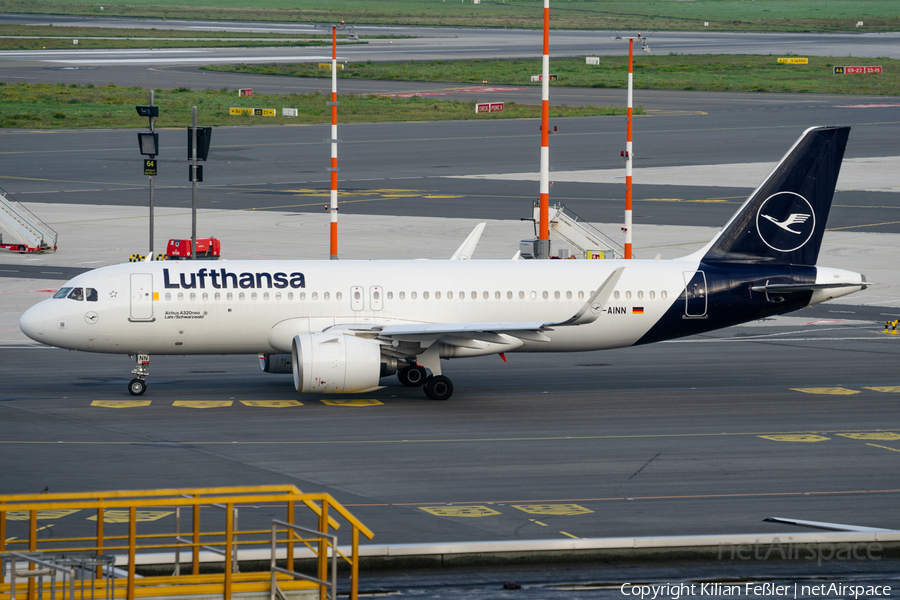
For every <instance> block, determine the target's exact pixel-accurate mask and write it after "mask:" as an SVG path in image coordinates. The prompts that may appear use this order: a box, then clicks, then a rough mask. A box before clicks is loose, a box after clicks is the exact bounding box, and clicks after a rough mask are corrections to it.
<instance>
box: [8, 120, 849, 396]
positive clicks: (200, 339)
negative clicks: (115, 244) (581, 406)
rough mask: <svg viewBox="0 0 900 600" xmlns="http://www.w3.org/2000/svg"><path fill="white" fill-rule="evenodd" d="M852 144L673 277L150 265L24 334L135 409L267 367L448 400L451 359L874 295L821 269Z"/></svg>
mask: <svg viewBox="0 0 900 600" xmlns="http://www.w3.org/2000/svg"><path fill="white" fill-rule="evenodd" d="M849 131H850V128H849V127H837V126H835V127H812V128H809V129H807V130H806V131H805V132H804V133H803V134H802V135H801V136H800V138H799V139H798V140H797V142H796V143H795V144H794V145H793V147H791V149H790V150H789V151H788V152H787V154H785V156H784V157H783V158H782V159H781V161H780V162H779V163H778V165H777V166H776V167H775V169H774V170H773V171H772V172H771V173H770V174H769V175H768V176H767V177H766V179H765V180H764V181H763V182H762V184H760V186H759V187H758V188H756V190H754V192H753V193H752V194H751V195H750V196H749V197H748V199H747V200H746V201H745V202H744V204H743V205H742V206H741V208H740V209H739V210H738V211H737V212H736V213H735V215H734V216H733V217H732V218H731V220H730V221H729V222H728V223H727V224H726V225H725V226H724V227H723V228H722V230H721V231H720V232H719V233H718V234H717V235H716V236H715V237H714V238H713V239H712V240H711V241H710V242H709V243H708V244H707V245H706V246H705V247H704V248H702V249H701V250H699V251H697V252H694V253H693V254H690V255H688V256H685V257H682V258H678V259H674V260H666V261H662V260H637V259H631V260H512V261H510V260H503V261H500V260H446V261H443V260H442V261H434V260H405V261H396V260H384V261H378V260H376V261H371V260H366V261H352V260H346V261H345V260H341V261H308V260H280V261H220V262H218V263H215V264H211V263H210V262H206V261H204V262H191V261H185V262H179V263H170V262H149V261H147V262H141V263H128V264H122V265H116V266H109V267H103V268H99V269H95V270H92V271H89V272H87V273H84V274H81V275H79V276H77V277H75V278H74V279H72V280H71V281H69V282H68V283H66V284H65V285H64V286H63V287H62V288H60V290H59V291H58V292H57V293H56V294H54V296H53V297H52V298H51V299H47V300H44V301H42V302H40V303H38V304H37V305H35V306H33V307H32V308H30V309H28V310H27V311H26V312H25V313H24V314H23V315H22V317H21V319H20V321H19V327H20V328H21V330H22V332H23V333H25V335H27V336H28V337H30V338H31V339H33V340H36V341H38V342H41V343H44V344H49V345H51V346H56V347H59V348H68V349H72V350H80V351H85V352H101V353H112V354H127V355H129V357H130V358H131V359H132V361H133V362H134V363H135V368H134V370H133V371H132V373H133V374H134V376H135V377H134V379H132V380H131V381H130V382H129V384H128V390H129V392H130V393H131V394H132V395H141V394H143V393H144V392H145V391H146V388H147V384H146V379H147V376H148V374H149V360H150V355H152V354H184V355H187V354H256V355H258V356H259V360H260V366H261V368H262V370H263V371H265V372H268V373H293V380H294V388H295V389H296V390H297V391H298V392H300V393H316V394H347V393H362V392H369V391H372V390H376V389H379V388H381V387H384V384H382V382H381V380H382V378H385V377H387V376H390V375H394V374H396V375H397V377H398V379H399V380H400V382H401V383H402V384H403V385H406V386H422V387H423V388H424V391H425V395H426V396H428V397H429V398H431V399H433V400H447V399H448V398H450V396H451V395H452V394H453V383H452V382H451V380H450V379H449V378H447V377H446V376H444V375H443V374H442V372H441V359H453V358H464V357H474V356H485V355H491V354H499V355H500V357H501V358H502V359H503V360H504V361H505V360H506V354H510V353H516V352H578V351H591V350H603V349H609V348H622V347H626V346H637V345H642V344H648V343H652V342H658V341H662V340H669V339H673V338H678V337H683V336H689V335H694V334H699V333H704V332H708V331H712V330H715V329H720V328H723V327H729V326H731V325H737V324H740V323H745V322H748V321H754V320H758V319H762V318H765V317H769V316H773V315H780V314H784V313H787V312H791V311H795V310H798V309H801V308H804V307H807V306H812V305H814V304H818V303H820V302H824V301H827V300H831V299H833V298H837V297H840V296H845V295H847V294H851V293H854V292H858V291H861V290H865V289H866V285H867V284H866V279H865V277H864V276H863V275H861V274H858V273H853V272H850V271H845V270H839V269H832V268H827V267H819V266H816V261H817V259H818V254H819V248H820V246H821V243H822V237H823V235H824V233H825V223H826V221H827V219H828V213H829V210H830V208H831V202H832V197H833V195H834V189H835V184H836V182H837V178H838V173H839V171H840V166H841V161H842V160H843V155H844V150H845V148H846V145H847V139H848V136H849ZM476 229H477V228H476ZM476 233H477V234H478V235H480V230H477V231H476V232H473V234H472V235H471V236H470V237H469V239H468V240H467V241H466V243H464V244H463V246H462V247H461V248H460V250H459V251H457V255H455V258H467V257H468V255H470V254H471V251H472V248H473V247H474V243H476V242H477V235H476ZM459 255H462V256H459Z"/></svg>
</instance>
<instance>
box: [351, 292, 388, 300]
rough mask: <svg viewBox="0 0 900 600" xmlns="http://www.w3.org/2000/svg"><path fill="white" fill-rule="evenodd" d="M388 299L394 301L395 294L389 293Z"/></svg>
mask: <svg viewBox="0 0 900 600" xmlns="http://www.w3.org/2000/svg"><path fill="white" fill-rule="evenodd" d="M387 299H388V300H393V299H394V292H388V293H387ZM338 300H340V298H338Z"/></svg>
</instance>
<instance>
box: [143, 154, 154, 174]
mask: <svg viewBox="0 0 900 600" xmlns="http://www.w3.org/2000/svg"><path fill="white" fill-rule="evenodd" d="M144 175H150V176H154V175H156V159H155V158H145V159H144Z"/></svg>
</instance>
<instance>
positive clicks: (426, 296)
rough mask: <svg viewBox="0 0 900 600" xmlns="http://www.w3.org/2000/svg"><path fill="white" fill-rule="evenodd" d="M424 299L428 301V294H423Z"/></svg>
mask: <svg viewBox="0 0 900 600" xmlns="http://www.w3.org/2000/svg"><path fill="white" fill-rule="evenodd" d="M422 299H424V300H428V292H422Z"/></svg>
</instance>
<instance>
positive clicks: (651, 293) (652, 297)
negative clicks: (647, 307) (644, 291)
mask: <svg viewBox="0 0 900 600" xmlns="http://www.w3.org/2000/svg"><path fill="white" fill-rule="evenodd" d="M654 298H656V292H652V291H651V292H650V299H651V300H653V299H654Z"/></svg>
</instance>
